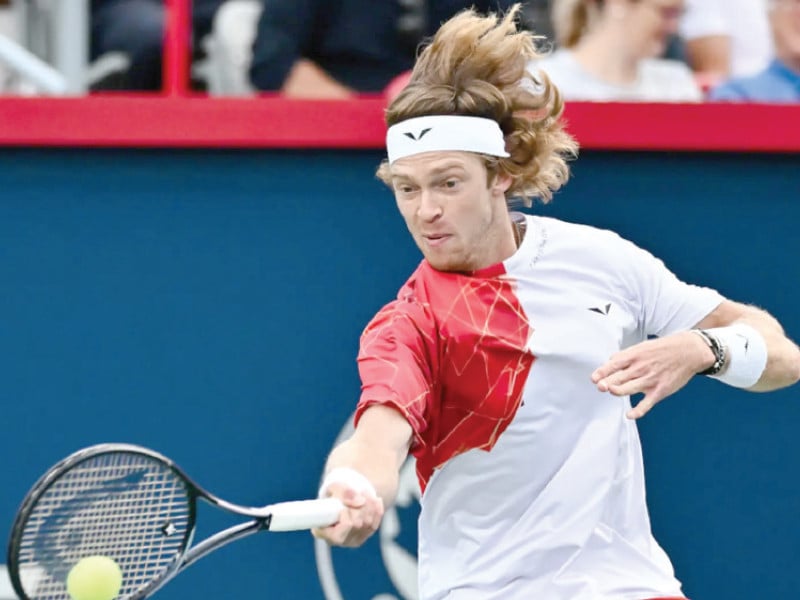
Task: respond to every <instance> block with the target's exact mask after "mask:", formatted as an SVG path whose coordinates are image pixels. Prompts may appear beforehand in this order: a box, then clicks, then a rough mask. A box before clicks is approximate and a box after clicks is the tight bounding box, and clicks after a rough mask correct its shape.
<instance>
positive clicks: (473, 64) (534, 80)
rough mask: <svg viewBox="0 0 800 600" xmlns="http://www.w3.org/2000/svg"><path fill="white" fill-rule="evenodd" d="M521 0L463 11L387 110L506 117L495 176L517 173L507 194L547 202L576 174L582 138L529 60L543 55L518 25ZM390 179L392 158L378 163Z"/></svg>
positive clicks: (407, 115)
mask: <svg viewBox="0 0 800 600" xmlns="http://www.w3.org/2000/svg"><path fill="white" fill-rule="evenodd" d="M519 8H520V5H519V4H515V5H514V6H513V7H512V8H511V9H510V10H509V11H508V12H507V13H506V14H505V15H497V14H494V13H490V14H488V15H485V16H484V15H480V14H478V13H476V12H475V11H474V10H472V9H468V10H465V11H462V12H460V13H458V14H457V15H455V16H454V17H452V18H451V19H449V20H448V21H447V22H445V23H444V24H443V25H442V26H441V27H440V28H439V30H438V32H437V33H436V35H435V36H434V37H433V39H432V41H431V42H430V43H429V44H428V45H427V46H426V47H425V48H424V49H423V50H422V52H421V53H420V55H419V56H418V58H417V61H416V64H415V66H414V69H413V71H412V73H411V77H410V80H409V83H408V85H407V86H406V87H405V88H404V89H403V90H402V91H401V92H400V93H399V94H398V95H397V97H396V98H395V99H394V100H393V101H392V102H391V104H390V105H389V107H388V108H387V110H386V124H387V125H388V126H392V125H394V124H395V123H399V122H401V121H405V120H406V119H411V118H414V117H422V116H429V115H467V116H476V117H486V118H490V119H494V120H495V121H497V123H499V124H500V128H501V129H502V130H503V134H504V136H505V141H506V150H507V151H508V153H509V154H510V155H511V156H510V157H508V158H497V157H491V156H484V160H485V162H486V166H487V169H488V171H489V174H490V176H491V175H496V174H497V173H499V172H503V173H506V174H508V175H510V176H511V178H512V180H513V183H512V184H511V187H510V188H509V190H508V191H507V192H506V197H507V198H514V199H521V200H522V202H523V204H525V205H526V206H530V205H531V203H532V199H533V198H539V199H540V200H541V201H542V202H548V201H549V200H550V199H551V198H552V195H553V192H555V191H556V190H557V189H559V188H560V187H561V186H562V185H563V184H564V183H566V181H567V179H568V178H569V167H568V165H567V161H568V160H569V159H570V158H574V157H575V156H576V154H577V150H578V145H577V143H576V141H575V140H574V139H573V138H572V137H571V136H570V135H569V134H568V133H567V132H566V131H565V130H564V128H563V123H562V121H561V118H560V117H561V114H562V112H563V108H564V103H563V100H562V98H561V94H560V93H559V91H558V89H557V88H556V87H555V86H554V85H553V84H552V83H551V82H550V80H549V79H548V78H547V76H546V75H544V74H541V75H539V76H537V77H534V76H532V75H531V74H530V73H529V72H528V71H527V66H528V63H529V62H530V61H532V60H536V59H538V58H540V57H541V55H540V54H539V52H538V50H537V48H536V41H537V40H538V39H539V38H537V37H536V36H535V35H533V34H532V33H530V32H528V31H519V30H518V29H517V24H516V17H517V14H518V12H519ZM377 175H378V177H379V178H380V179H381V180H382V181H383V182H385V183H386V184H387V185H388V184H390V181H391V175H390V169H389V165H388V162H386V161H384V162H383V163H382V164H381V166H380V167H379V168H378V172H377Z"/></svg>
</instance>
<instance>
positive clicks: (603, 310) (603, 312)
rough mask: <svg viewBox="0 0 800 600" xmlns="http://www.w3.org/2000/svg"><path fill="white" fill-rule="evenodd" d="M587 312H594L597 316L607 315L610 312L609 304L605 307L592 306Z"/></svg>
mask: <svg viewBox="0 0 800 600" xmlns="http://www.w3.org/2000/svg"><path fill="white" fill-rule="evenodd" d="M588 310H590V311H592V312H596V313H597V314H599V315H608V313H609V312H610V311H611V303H610V302H609V303H608V304H606V305H605V306H593V307H590V308H589V309H588Z"/></svg>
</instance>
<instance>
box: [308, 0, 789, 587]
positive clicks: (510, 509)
mask: <svg viewBox="0 0 800 600" xmlns="http://www.w3.org/2000/svg"><path fill="white" fill-rule="evenodd" d="M517 10H518V7H515V8H514V9H512V10H511V11H509V12H508V13H507V14H506V15H505V16H498V15H488V16H481V15H478V14H476V13H475V12H472V11H466V12H462V13H460V14H458V15H456V16H455V17H453V18H452V19H451V20H449V21H448V22H446V23H445V24H443V25H442V27H441V29H440V30H439V31H438V33H437V34H436V36H435V37H434V39H433V40H432V42H431V43H430V45H428V46H427V47H426V49H425V50H424V51H423V52H422V53H421V54H420V56H419V58H418V60H417V63H416V65H415V68H414V70H413V73H412V76H411V80H410V83H409V85H408V86H407V87H406V88H405V89H404V90H403V91H402V92H401V93H400V94H399V95H398V96H397V97H396V99H395V100H394V101H393V102H392V104H391V105H390V107H389V108H388V111H387V117H386V118H387V122H388V125H389V129H388V133H387V138H386V139H387V154H388V159H387V160H386V161H385V162H384V163H383V164H381V166H380V168H379V170H378V175H379V177H380V178H381V179H383V180H384V181H385V182H386V183H387V184H388V185H389V186H390V187H391V188H392V190H393V191H394V194H395V197H396V200H397V206H398V208H399V210H400V213H401V214H402V216H403V218H404V219H405V221H406V224H407V226H408V229H409V231H410V233H411V235H412V236H413V238H414V240H415V242H416V243H417V245H418V246H419V248H420V250H421V252H422V254H423V256H424V260H423V261H422V262H421V264H420V265H419V267H418V268H417V269H416V271H415V272H414V273H413V274H412V275H411V277H410V279H409V280H408V281H407V282H406V283H405V285H404V286H403V287H402V288H401V290H400V292H399V294H398V296H397V298H396V299H395V300H394V301H392V302H390V303H389V304H387V305H386V306H385V307H384V308H383V309H382V310H380V311H379V312H378V314H377V315H376V316H375V317H374V318H373V320H372V321H371V322H370V323H369V325H368V326H367V328H366V330H365V331H364V333H363V336H362V338H361V347H360V351H359V358H358V361H359V370H360V375H361V379H362V383H363V387H362V390H363V391H362V395H361V398H360V401H359V403H358V407H357V410H356V429H355V433H354V434H353V436H352V437H351V438H350V439H348V440H347V441H345V442H344V443H342V444H341V445H339V446H337V447H336V448H335V449H334V450H333V452H332V453H331V455H330V457H329V459H328V461H327V466H326V474H325V477H324V480H323V484H322V488H321V490H320V494H321V495H322V496H328V495H332V496H336V497H338V498H340V499H341V500H343V502H344V503H345V505H346V506H347V508H346V509H345V511H344V512H343V513H342V515H341V519H340V521H339V523H338V524H337V525H335V526H332V527H328V528H325V529H320V530H317V531H315V535H317V536H318V537H321V538H323V539H325V540H327V541H328V542H329V543H331V544H335V545H343V546H357V545H359V544H361V543H362V542H364V540H365V539H367V537H369V536H370V535H371V534H372V533H373V532H374V531H376V529H377V528H378V527H379V524H380V520H381V517H382V515H383V511H384V507H385V506H387V505H389V504H390V503H392V502H393V500H394V498H395V494H396V490H397V486H398V469H399V467H400V466H401V465H402V463H403V462H404V460H405V459H406V457H407V454H408V453H409V452H411V453H412V454H413V455H414V456H415V457H416V459H417V461H416V464H417V474H418V478H419V482H420V486H421V488H422V490H423V494H422V499H421V503H422V512H421V516H420V522H419V593H420V597H421V598H422V599H424V600H441V599H445V598H446V599H447V600H473V599H474V600H494V599H497V600H531V599H541V600H583V599H591V600H596V599H613V600H621V599H625V600H644V599H653V598H682V597H683V594H682V590H681V584H680V582H679V581H678V580H677V579H676V577H675V575H674V573H673V567H672V565H671V563H670V560H669V558H668V557H667V555H666V554H665V552H664V551H663V550H662V549H661V547H660V546H659V545H658V543H657V542H656V540H655V539H654V538H653V535H652V533H651V527H650V521H649V517H648V511H647V507H646V504H645V486H644V473H643V466H642V450H641V447H640V444H639V436H638V433H637V429H636V419H637V418H639V417H641V416H643V415H644V414H646V413H647V412H648V411H649V410H650V409H651V408H652V407H653V406H654V405H655V404H656V403H657V402H659V401H661V400H663V399H664V398H666V397H667V396H669V395H670V394H672V393H674V392H675V391H677V390H679V389H680V388H682V387H683V386H684V385H685V384H686V383H687V382H688V381H689V380H690V379H691V378H692V377H694V376H695V375H696V374H703V375H708V376H710V377H714V378H716V379H718V380H719V381H720V382H721V383H722V384H727V385H731V386H735V387H739V388H745V389H750V390H753V391H767V390H772V389H776V388H780V387H784V386H788V385H790V384H792V383H795V382H796V381H797V380H798V379H800V351H798V348H797V346H796V345H795V344H793V343H792V342H790V341H789V340H788V339H787V338H786V337H785V335H784V332H783V330H782V328H781V326H780V325H779V324H778V322H777V321H776V320H775V319H774V318H772V317H771V316H770V315H768V314H767V313H765V312H764V311H762V310H760V309H757V308H754V307H751V306H746V305H743V304H739V303H736V302H732V301H730V300H727V299H725V298H723V297H722V296H720V294H718V293H717V292H716V291H714V290H712V289H708V288H704V287H697V286H694V285H689V284H687V283H684V282H682V281H680V280H678V279H677V278H676V277H675V276H674V275H673V274H672V273H671V272H670V271H669V270H667V268H666V267H665V266H664V264H663V263H662V262H661V261H659V260H657V259H656V258H654V257H653V256H652V255H651V254H649V253H648V252H646V251H645V250H642V249H640V248H638V247H637V246H635V245H634V244H632V243H630V242H628V241H626V240H624V239H622V238H620V237H619V236H617V235H616V234H614V233H612V232H609V231H604V230H599V229H595V228H592V227H587V226H583V225H576V224H571V223H566V222H563V221H559V220H555V219H552V218H544V217H538V216H530V215H522V214H518V213H514V212H510V211H509V208H508V206H509V200H511V199H516V198H520V197H521V198H531V197H538V198H540V199H542V200H543V201H546V200H548V199H549V198H550V196H551V194H552V192H553V191H555V190H556V189H558V188H559V187H560V186H561V185H562V184H563V183H565V181H566V180H567V176H568V167H567V161H568V159H569V158H570V157H572V156H573V155H574V153H575V151H576V145H575V142H574V141H573V140H572V139H571V138H570V137H569V136H568V135H567V134H566V133H565V131H564V130H563V129H562V126H561V122H560V119H559V116H560V114H561V110H562V102H561V99H560V96H559V93H558V91H557V89H556V88H554V87H553V86H552V85H551V84H550V83H549V82H548V81H547V80H546V79H544V80H542V81H534V80H533V79H531V77H530V76H529V75H528V74H527V73H526V70H525V65H526V64H528V63H529V62H530V61H531V60H532V59H536V58H538V55H537V52H536V49H535V38H534V37H532V35H531V34H530V33H527V32H522V31H518V30H517V27H516V25H515V16H516V14H517ZM653 336H655V337H653ZM649 338H652V339H649ZM638 392H643V393H644V398H643V400H642V401H641V402H639V403H638V404H637V405H636V406H635V407H632V406H631V402H630V395H631V394H634V393H638Z"/></svg>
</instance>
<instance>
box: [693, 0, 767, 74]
mask: <svg viewBox="0 0 800 600" xmlns="http://www.w3.org/2000/svg"><path fill="white" fill-rule="evenodd" d="M767 2H768V0H686V12H685V14H684V16H683V18H682V19H681V23H680V35H681V38H682V39H683V40H684V43H685V56H686V60H687V62H688V63H689V66H690V67H691V68H692V70H693V71H694V72H695V74H696V76H697V78H698V79H699V80H700V81H701V82H702V84H703V86H705V87H710V86H712V85H715V84H717V83H719V82H720V81H722V80H724V79H727V78H728V77H730V76H733V77H740V76H744V75H753V74H755V73H758V72H759V71H761V70H762V69H764V68H765V67H766V66H767V65H768V64H769V61H770V59H771V58H772V55H773V48H772V36H771V34H770V31H769V22H768V20H767Z"/></svg>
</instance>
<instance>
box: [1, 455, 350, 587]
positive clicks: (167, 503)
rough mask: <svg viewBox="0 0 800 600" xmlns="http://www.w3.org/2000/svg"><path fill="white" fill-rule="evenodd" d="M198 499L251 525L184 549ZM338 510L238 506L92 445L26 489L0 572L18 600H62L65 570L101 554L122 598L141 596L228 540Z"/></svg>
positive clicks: (153, 458)
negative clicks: (113, 566) (115, 573)
mask: <svg viewBox="0 0 800 600" xmlns="http://www.w3.org/2000/svg"><path fill="white" fill-rule="evenodd" d="M198 500H203V501H205V502H207V503H209V504H211V505H213V506H217V507H219V508H221V509H223V510H225V511H228V512H230V513H234V514H237V515H240V516H243V517H247V518H248V519H249V520H248V521H245V522H242V523H240V524H238V525H234V526H232V527H229V528H227V529H224V530H222V531H220V532H218V533H216V534H214V535H212V536H210V537H208V538H206V539H204V540H203V541H201V542H198V543H197V544H194V545H192V536H193V534H194V530H195V519H196V516H197V502H198ZM341 510H342V504H341V503H340V502H339V501H338V500H336V499H333V498H325V499H319V500H300V501H296V502H281V503H278V504H272V505H269V506H265V507H262V508H254V507H245V506H238V505H236V504H232V503H230V502H226V501H224V500H221V499H220V498H217V497H216V496H214V495H212V494H210V493H209V492H207V491H206V490H204V489H203V488H201V487H200V486H199V485H197V484H196V483H195V482H194V481H192V480H191V479H190V478H189V477H188V476H187V475H186V474H185V473H184V472H183V471H182V470H181V469H180V468H179V467H178V466H177V465H176V464H175V463H173V462H172V461H171V460H169V459H168V458H166V457H164V456H162V455H160V454H158V453H156V452H153V451H152V450H148V449H147V448H142V447H139V446H134V445H130V444H100V445H97V446H91V447H89V448H84V449H83V450H79V451H78V452H75V453H74V454H72V455H70V456H68V457H67V458H65V459H64V460H62V461H61V462H59V463H58V464H56V465H55V466H53V467H52V468H51V469H50V470H49V471H48V472H47V473H45V474H44V475H43V476H42V477H41V478H40V479H39V481H38V482H36V484H35V485H34V486H33V488H32V489H31V491H30V492H28V495H27V496H26V497H25V499H24V500H23V502H22V504H21V506H20V509H19V511H18V512H17V515H16V518H15V519H14V524H13V527H12V530H11V536H10V539H9V544H8V561H7V562H8V572H9V576H10V578H11V583H12V585H13V586H14V590H15V591H16V592H17V594H18V595H19V597H20V598H21V599H22V600H69V595H68V593H67V588H66V578H67V574H68V573H69V571H70V569H71V568H72V567H73V565H75V563H77V562H78V561H79V560H81V559H82V558H85V557H87V556H94V555H102V556H107V557H109V558H112V559H113V560H115V561H116V562H117V564H118V565H119V567H120V569H121V570H122V577H123V580H122V588H121V590H120V593H119V596H118V598H119V599H120V600H134V599H140V598H146V597H148V596H149V595H151V594H152V593H153V592H155V591H156V590H158V589H159V588H160V587H161V586H163V585H164V584H165V583H166V582H167V581H169V580H170V579H171V578H172V577H174V576H175V575H177V574H178V573H179V572H181V571H182V570H183V569H185V568H186V567H188V566H189V565H191V564H192V563H194V562H195V561H197V560H198V559H200V558H202V557H204V556H205V555H207V554H208V553H210V552H211V551H213V550H216V549H217V548H219V547H221V546H223V545H225V544H228V543H229V542H232V541H234V540H238V539H239V538H243V537H245V536H248V535H251V534H253V533H256V532H259V531H293V530H300V529H311V528H314V527H325V526H328V525H332V524H334V523H336V521H337V520H338V518H339V513H340V512H341Z"/></svg>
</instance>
